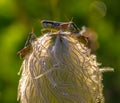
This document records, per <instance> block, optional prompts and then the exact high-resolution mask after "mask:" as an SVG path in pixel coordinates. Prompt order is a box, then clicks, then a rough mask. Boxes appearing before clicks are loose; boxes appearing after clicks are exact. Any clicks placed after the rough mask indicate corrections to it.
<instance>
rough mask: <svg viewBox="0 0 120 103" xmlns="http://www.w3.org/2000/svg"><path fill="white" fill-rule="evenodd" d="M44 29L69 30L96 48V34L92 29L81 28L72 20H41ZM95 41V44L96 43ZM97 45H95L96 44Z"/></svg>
mask: <svg viewBox="0 0 120 103" xmlns="http://www.w3.org/2000/svg"><path fill="white" fill-rule="evenodd" d="M41 23H42V26H43V29H42V31H45V30H50V31H51V32H52V31H59V30H62V31H68V32H70V33H71V34H72V35H71V36H73V37H75V38H76V39H78V41H79V42H82V43H84V44H85V45H86V46H87V47H89V48H91V49H92V50H93V51H94V49H95V48H96V45H95V44H96V35H95V32H93V31H92V30H91V29H89V28H86V27H84V26H83V27H82V30H80V29H79V28H78V27H77V25H76V24H75V23H74V22H72V21H70V22H57V21H49V20H42V21H41ZM94 43H95V44H94ZM93 44H94V45H95V46H94V45H93Z"/></svg>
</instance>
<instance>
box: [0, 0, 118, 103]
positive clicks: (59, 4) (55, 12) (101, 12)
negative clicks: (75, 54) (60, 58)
mask: <svg viewBox="0 0 120 103" xmlns="http://www.w3.org/2000/svg"><path fill="white" fill-rule="evenodd" d="M119 10H120V0H114V1H113V0H97V1H96V0H0V103H18V102H17V86H18V82H19V78H20V76H18V75H17V73H18V71H19V68H20V65H21V63H22V60H20V59H19V57H18V56H17V51H18V50H20V49H21V48H23V46H24V43H25V41H26V38H27V36H28V33H29V32H31V31H32V28H34V32H35V33H36V35H37V36H40V35H41V32H40V29H41V24H40V20H43V19H47V20H55V21H70V20H71V19H72V18H73V21H74V22H75V23H76V24H77V25H78V27H79V28H81V26H83V25H85V26H87V27H90V28H94V30H95V31H96V32H97V34H98V42H99V48H98V49H97V51H96V52H95V54H96V55H97V58H98V61H99V62H102V66H110V67H113V68H115V71H114V72H106V73H104V75H103V84H104V95H105V98H106V103H120V20H119V19H120V12H119Z"/></svg>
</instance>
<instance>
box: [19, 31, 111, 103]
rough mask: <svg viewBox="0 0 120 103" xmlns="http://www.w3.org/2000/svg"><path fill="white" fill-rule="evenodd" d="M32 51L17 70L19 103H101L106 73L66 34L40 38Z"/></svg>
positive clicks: (33, 44) (47, 35)
mask: <svg viewBox="0 0 120 103" xmlns="http://www.w3.org/2000/svg"><path fill="white" fill-rule="evenodd" d="M32 47H33V50H32V52H31V53H30V54H28V55H27V57H26V58H25V59H24V61H23V64H22V66H21V68H22V74H21V79H20V81H19V87H18V100H19V99H20V102H21V103H104V97H103V94H102V90H103V85H102V82H101V81H102V71H106V70H105V69H102V70H101V69H100V68H99V65H100V64H99V63H98V62H97V61H96V56H95V55H91V54H90V50H89V49H88V48H87V47H85V45H84V44H83V43H81V42H80V41H78V40H76V39H75V38H73V36H70V33H69V32H60V31H59V32H56V33H47V34H44V35H43V36H42V37H39V38H37V40H36V41H34V42H32ZM107 70H109V68H108V69H107ZM110 70H111V69H110Z"/></svg>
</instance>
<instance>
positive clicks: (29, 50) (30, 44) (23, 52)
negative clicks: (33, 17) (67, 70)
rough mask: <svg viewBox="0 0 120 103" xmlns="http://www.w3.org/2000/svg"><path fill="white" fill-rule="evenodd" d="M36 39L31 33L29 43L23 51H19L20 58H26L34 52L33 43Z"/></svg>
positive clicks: (27, 42)
mask: <svg viewBox="0 0 120 103" xmlns="http://www.w3.org/2000/svg"><path fill="white" fill-rule="evenodd" d="M35 39H36V35H35V34H33V33H30V34H29V36H28V38H27V41H26V43H25V46H24V48H23V49H21V50H20V51H18V53H17V54H18V55H19V56H20V58H22V59H23V58H24V57H25V56H26V55H27V54H29V53H30V52H31V51H32V49H33V48H32V41H34V40H35Z"/></svg>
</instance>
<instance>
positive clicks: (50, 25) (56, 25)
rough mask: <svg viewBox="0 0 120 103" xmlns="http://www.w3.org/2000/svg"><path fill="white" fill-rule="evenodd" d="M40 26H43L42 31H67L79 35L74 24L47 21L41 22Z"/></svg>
mask: <svg viewBox="0 0 120 103" xmlns="http://www.w3.org/2000/svg"><path fill="white" fill-rule="evenodd" d="M41 24H42V26H43V29H42V31H45V30H50V31H58V30H62V31H68V32H72V33H79V32H80V30H79V28H78V27H77V26H76V25H75V23H74V22H56V21H49V20H42V21H41Z"/></svg>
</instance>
